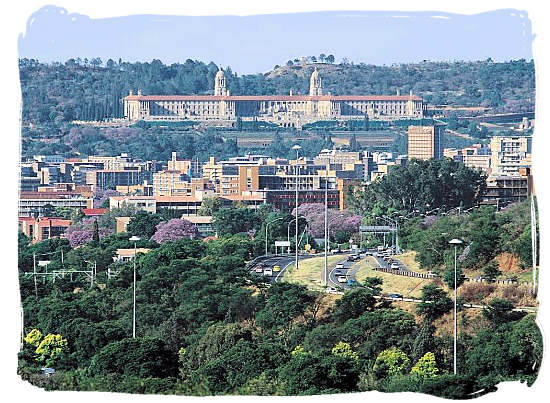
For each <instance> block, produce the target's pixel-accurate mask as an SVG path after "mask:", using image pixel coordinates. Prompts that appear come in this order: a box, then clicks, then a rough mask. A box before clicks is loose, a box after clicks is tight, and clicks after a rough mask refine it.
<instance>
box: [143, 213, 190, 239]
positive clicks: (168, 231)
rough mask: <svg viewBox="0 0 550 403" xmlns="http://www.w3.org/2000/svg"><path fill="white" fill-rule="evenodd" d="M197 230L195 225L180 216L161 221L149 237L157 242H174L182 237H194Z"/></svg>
mask: <svg viewBox="0 0 550 403" xmlns="http://www.w3.org/2000/svg"><path fill="white" fill-rule="evenodd" d="M197 236H198V231H197V228H196V227H195V225H194V224H193V223H192V222H190V221H187V220H184V219H181V218H173V219H171V220H168V221H165V222H161V223H160V224H158V225H157V231H156V232H155V234H154V235H153V236H152V237H151V239H152V240H153V241H155V242H157V243H164V242H175V241H179V240H180V239H182V238H191V239H193V238H196V237H197Z"/></svg>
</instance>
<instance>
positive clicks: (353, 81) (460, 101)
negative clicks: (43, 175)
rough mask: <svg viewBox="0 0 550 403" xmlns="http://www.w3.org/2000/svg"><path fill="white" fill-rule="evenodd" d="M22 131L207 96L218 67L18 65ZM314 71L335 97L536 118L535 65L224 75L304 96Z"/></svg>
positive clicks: (247, 86) (252, 86) (247, 87)
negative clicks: (153, 102) (410, 97)
mask: <svg viewBox="0 0 550 403" xmlns="http://www.w3.org/2000/svg"><path fill="white" fill-rule="evenodd" d="M19 67H20V78H21V90H22V97H23V113H22V118H23V122H25V123H34V124H37V123H45V124H55V125H60V124H62V123H64V122H68V121H71V120H79V119H82V120H91V119H93V120H101V119H105V118H111V117H121V116H122V115H123V110H122V103H121V99H122V98H123V97H124V96H126V95H127V94H128V91H129V90H134V91H135V90H137V89H141V90H142V91H143V93H144V94H209V93H211V91H212V89H213V87H214V75H215V73H216V71H217V70H218V66H217V65H216V64H214V63H213V62H210V63H209V64H206V63H204V62H201V61H193V60H191V59H188V60H186V61H185V63H174V64H171V65H165V64H163V63H162V62H161V61H160V60H153V61H151V62H145V63H141V62H136V63H128V62H124V61H122V60H120V59H119V61H118V62H115V61H113V60H111V59H109V60H108V61H107V62H106V63H103V61H101V59H99V58H94V59H91V60H90V61H88V59H84V60H83V61H82V60H80V59H69V60H68V61H67V62H65V63H52V64H45V63H40V62H38V61H36V60H33V59H21V60H20V61H19ZM314 67H317V68H318V70H319V71H320V73H321V77H322V79H323V86H324V89H325V91H326V92H327V93H331V94H335V95H337V94H360V93H362V94H373V95H375V94H394V93H396V92H397V91H398V90H399V91H400V92H401V93H402V94H407V93H409V91H411V90H412V91H413V92H414V93H415V94H417V95H420V96H421V97H423V98H424V99H425V100H426V101H427V102H428V103H430V104H435V105H442V104H448V105H468V106H477V105H483V106H487V107H491V108H493V112H511V111H514V112H519V111H531V110H533V109H534V103H535V68H534V62H533V61H532V60H531V61H526V60H523V59H521V60H516V61H509V62H503V63H495V62H493V61H492V60H490V59H488V60H486V61H477V62H458V61H457V62H428V61H426V62H422V63H414V64H395V65H391V66H376V65H367V64H363V63H361V64H353V63H349V62H347V63H342V64H329V63H315V64H312V63H309V64H307V63H306V64H300V63H295V62H292V61H290V60H289V61H288V62H287V63H286V65H284V66H275V68H274V70H272V71H270V72H267V73H265V74H247V75H238V74H237V73H235V72H233V71H232V70H231V68H230V67H227V68H226V69H225V72H226V78H227V85H228V88H229V90H230V92H231V93H232V94H235V95H239V94H250V95H260V94H287V93H288V92H289V91H291V90H292V91H293V93H295V94H298V93H301V94H304V93H307V91H308V85H309V75H310V74H311V72H312V71H313V69H314Z"/></svg>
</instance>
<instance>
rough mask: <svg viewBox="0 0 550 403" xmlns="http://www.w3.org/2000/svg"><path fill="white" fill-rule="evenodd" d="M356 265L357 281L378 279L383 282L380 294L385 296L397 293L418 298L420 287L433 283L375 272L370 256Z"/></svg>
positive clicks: (373, 262) (374, 265) (374, 262)
mask: <svg viewBox="0 0 550 403" xmlns="http://www.w3.org/2000/svg"><path fill="white" fill-rule="evenodd" d="M358 264H359V265H360V266H359V269H358V270H357V272H356V274H355V278H356V279H357V281H359V282H362V281H364V280H365V278H366V277H380V278H381V279H382V281H383V284H382V292H383V293H387V294H391V293H398V294H401V295H403V296H404V297H408V296H410V297H420V296H421V295H422V287H423V286H425V285H426V284H430V283H431V282H432V281H433V280H431V279H424V278H416V277H406V276H399V275H397V274H390V273H385V272H382V271H376V270H374V269H373V267H378V265H377V263H376V261H375V260H374V258H373V257H371V256H369V257H367V258H366V259H362V260H361V261H360V262H359V263H358Z"/></svg>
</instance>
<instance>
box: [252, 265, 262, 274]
mask: <svg viewBox="0 0 550 403" xmlns="http://www.w3.org/2000/svg"><path fill="white" fill-rule="evenodd" d="M254 271H255V272H256V273H263V271H264V269H263V268H262V267H261V266H256V268H255V269H254Z"/></svg>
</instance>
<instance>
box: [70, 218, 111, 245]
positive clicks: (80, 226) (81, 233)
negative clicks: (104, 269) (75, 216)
mask: <svg viewBox="0 0 550 403" xmlns="http://www.w3.org/2000/svg"><path fill="white" fill-rule="evenodd" d="M94 221H95V218H93V217H89V218H83V219H82V220H80V222H78V223H75V224H73V225H71V226H70V227H69V228H67V230H66V231H65V237H66V238H67V239H68V240H69V243H70V244H71V247H73V248H74V247H76V246H80V245H83V244H85V243H88V242H91V241H92V238H93V236H94ZM98 233H99V239H101V238H104V237H106V236H109V235H113V234H114V230H113V229H112V228H109V227H104V226H99V227H98Z"/></svg>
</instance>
